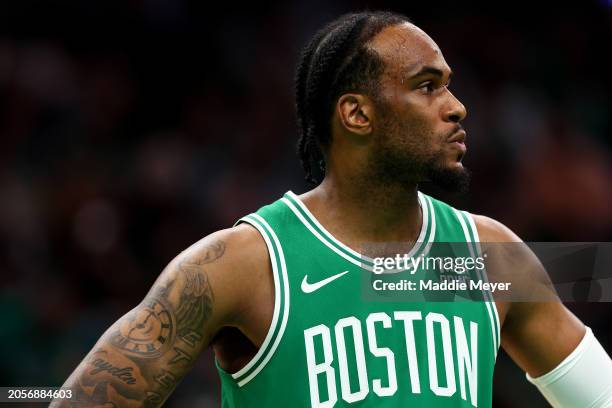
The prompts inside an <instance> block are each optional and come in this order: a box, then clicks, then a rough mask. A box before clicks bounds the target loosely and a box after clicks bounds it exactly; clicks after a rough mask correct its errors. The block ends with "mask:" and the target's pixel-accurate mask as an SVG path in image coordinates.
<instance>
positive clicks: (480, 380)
mask: <svg viewBox="0 0 612 408" xmlns="http://www.w3.org/2000/svg"><path fill="white" fill-rule="evenodd" d="M419 197H420V202H421V208H422V209H423V214H424V222H423V231H422V235H421V236H420V237H421V241H422V242H420V243H417V244H416V245H415V247H417V250H416V251H415V252H414V256H418V255H419V254H427V253H428V254H429V255H432V254H434V252H435V251H441V249H440V246H439V245H438V244H434V245H433V246H432V245H427V244H428V243H430V242H435V243H440V242H453V243H455V242H461V243H464V244H461V245H459V249H457V245H454V246H453V252H454V253H455V255H469V254H470V253H471V254H474V251H476V250H477V246H476V245H475V244H467V243H466V241H475V240H477V232H476V231H474V229H475V227H474V224H473V221H472V220H471V218H470V217H471V216H470V215H469V214H468V213H465V212H461V211H457V210H454V209H453V208H451V207H450V206H448V205H447V204H445V203H443V202H441V201H438V200H435V199H433V198H431V197H428V196H426V195H424V194H420V193H419ZM425 215H427V217H425ZM238 222H247V223H249V224H251V225H253V226H254V227H255V228H257V229H258V230H259V231H260V233H261V234H262V236H263V237H264V239H265V240H266V244H267V245H268V250H269V252H270V259H271V262H272V267H273V271H274V278H275V287H276V295H275V296H276V297H275V312H274V317H273V322H272V326H271V327H270V330H269V334H268V337H266V340H265V341H264V344H263V345H262V347H261V350H260V351H259V353H258V354H257V355H256V356H255V357H254V359H253V361H251V362H250V363H249V364H248V365H247V366H246V367H245V368H243V369H242V370H240V371H239V372H238V373H236V374H234V375H232V374H229V373H226V372H224V371H223V370H222V369H221V368H220V367H219V366H217V368H218V371H219V375H220V377H221V384H222V404H223V406H224V407H311V406H313V407H319V406H322V407H332V406H333V407H343V406H360V407H406V406H414V407H470V406H478V407H490V406H491V404H492V380H493V368H494V364H495V356H496V354H497V348H498V347H499V346H498V344H499V327H498V326H499V323H498V317H497V314H496V311H495V305H494V304H492V303H487V302H482V301H453V300H456V299H448V300H449V301H444V302H440V301H420V302H407V301H404V300H402V299H399V298H398V299H397V300H395V299H394V298H387V299H383V301H371V300H370V299H369V298H368V299H366V298H364V297H363V291H362V285H363V284H364V279H365V282H367V281H368V279H374V278H375V277H376V276H375V275H373V274H372V272H370V271H366V270H364V269H362V268H361V266H363V267H364V268H366V269H368V268H370V269H371V266H372V259H369V258H368V259H365V257H363V256H361V255H360V254H358V253H357V252H355V251H353V250H351V249H348V248H346V247H345V246H344V245H342V244H341V243H338V242H337V241H336V240H335V239H334V238H333V237H331V236H330V234H329V233H328V232H327V231H325V230H324V228H323V227H321V226H320V225H318V223H317V222H316V220H314V219H313V217H312V215H311V214H310V213H309V211H308V210H307V209H306V208H305V207H304V206H303V204H302V203H301V202H300V201H299V199H297V197H296V196H295V195H294V194H293V193H291V192H288V193H287V194H285V195H284V197H283V198H282V199H280V200H278V201H276V202H274V203H272V204H270V205H268V206H265V207H263V208H261V209H259V210H258V211H257V212H256V213H255V214H250V215H248V216H246V217H244V218H242V219H241V220H239V221H238ZM427 251H429V252H427ZM470 251H471V252H470ZM458 252H461V254H458ZM344 271H348V273H346V274H344V275H341V276H338V277H336V278H334V279H333V280H331V281H329V282H328V283H327V284H325V285H323V286H321V287H319V288H317V289H316V290H314V291H312V292H310V293H305V292H304V291H302V288H301V284H302V280H303V279H305V276H306V275H307V282H308V283H309V284H311V285H316V283H317V282H321V281H323V280H325V279H327V278H330V277H331V276H334V275H339V274H340V273H342V272H344ZM427 273H431V271H427V272H425V271H422V270H418V271H417V272H416V276H417V277H425V276H426V274H427ZM398 276H399V275H398ZM445 300H446V299H445ZM411 319H412V320H411ZM411 329H412V330H411ZM412 336H413V337H414V345H412V342H411V341H410V338H411V337H412ZM472 340H473V341H474V343H473V347H474V348H475V350H474V349H472ZM326 348H327V350H326ZM308 355H310V364H309V360H308V358H309V357H308ZM445 357H446V359H445ZM411 358H414V361H415V362H416V366H415V365H414V364H410V359H411ZM467 360H470V362H471V364H472V366H473V367H471V370H472V371H471V377H470V374H468V368H469V367H467V366H468V364H466V361H467ZM393 367H394V370H391V368H393ZM436 377H437V380H436ZM470 378H471V380H470ZM394 383H395V384H396V387H393V384H394ZM436 384H437V385H436ZM453 384H454V385H453ZM472 389H474V390H476V391H475V392H474V393H473V395H472ZM330 393H331V395H330Z"/></svg>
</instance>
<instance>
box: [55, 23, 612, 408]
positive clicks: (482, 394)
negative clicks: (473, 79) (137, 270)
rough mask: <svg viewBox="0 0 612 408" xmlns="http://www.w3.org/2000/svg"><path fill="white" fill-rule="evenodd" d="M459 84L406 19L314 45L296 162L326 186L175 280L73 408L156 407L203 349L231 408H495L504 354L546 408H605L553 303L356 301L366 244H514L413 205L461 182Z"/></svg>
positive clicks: (504, 233) (221, 242)
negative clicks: (427, 187)
mask: <svg viewBox="0 0 612 408" xmlns="http://www.w3.org/2000/svg"><path fill="white" fill-rule="evenodd" d="M450 77H451V70H450V68H449V66H448V65H447V63H446V62H445V60H444V58H443V56H442V53H441V51H440V49H439V48H438V46H437V45H436V44H435V43H434V41H433V40H432V39H431V38H430V37H429V36H428V35H427V34H426V33H424V32H423V31H422V30H420V29H419V28H418V27H416V26H414V25H413V24H411V23H410V22H409V21H408V20H407V19H406V18H405V17H403V16H401V15H396V14H393V13H387V12H371V13H370V12H367V13H359V14H350V15H345V16H342V17H340V18H339V19H337V20H336V21H334V22H332V23H331V24H329V25H328V26H326V27H325V28H323V29H322V30H321V31H319V32H318V33H317V34H316V35H315V36H314V38H313V39H312V40H311V42H310V43H309V44H308V45H307V46H306V47H305V49H304V51H303V54H302V57H301V60H300V62H299V66H298V69H297V76H296V94H297V95H296V97H297V100H296V105H297V117H298V127H299V132H300V140H299V153H300V155H301V159H302V162H303V165H304V167H305V170H306V173H307V176H308V178H309V179H310V180H312V181H313V182H314V183H316V184H318V186H317V187H316V188H314V189H313V190H312V191H309V192H307V193H305V194H303V195H301V196H297V195H295V194H293V193H292V192H288V193H286V194H285V195H284V196H283V197H282V198H281V199H279V200H278V201H276V202H274V203H272V204H271V205H268V206H265V207H263V208H261V209H260V210H259V211H257V212H256V213H253V214H250V215H247V216H245V217H244V218H242V219H241V220H239V221H238V223H237V224H236V225H235V226H234V227H233V228H229V229H227V230H223V231H218V232H215V233H213V234H211V235H209V236H208V237H206V238H204V239H202V240H201V241H199V242H197V243H195V244H194V245H193V246H192V247H190V248H189V249H187V250H186V251H184V252H182V253H181V254H179V255H178V256H177V257H176V258H175V259H174V260H173V261H172V262H170V264H169V265H168V266H167V268H166V269H165V270H164V271H163V273H162V274H161V275H160V277H159V279H158V280H157V281H156V282H155V284H154V285H153V288H152V289H151V290H150V292H149V293H148V295H147V296H146V298H145V299H144V300H143V301H142V303H141V304H140V305H138V306H137V307H136V308H134V309H133V310H132V311H131V312H129V313H127V314H126V315H125V316H124V317H122V318H121V319H119V321H117V322H116V323H115V324H114V325H113V326H112V327H111V328H109V329H108V331H107V332H106V333H105V334H104V335H103V336H102V337H101V339H100V340H99V341H98V343H97V344H96V345H95V346H94V348H93V349H92V351H91V352H90V353H89V355H88V356H87V357H85V359H84V360H83V362H82V363H81V364H80V365H79V366H78V367H77V369H76V370H75V371H74V373H73V374H72V375H71V376H70V378H69V379H68V380H67V382H66V384H65V386H66V387H70V388H71V389H72V390H73V391H74V393H75V395H76V396H77V398H78V399H79V401H81V403H79V404H75V406H79V407H89V406H91V407H93V406H109V407H110V406H117V407H137V406H146V407H156V406H159V405H161V404H162V403H163V402H164V400H166V398H167V397H168V395H169V394H170V393H171V392H172V391H173V390H174V388H175V387H176V385H177V384H178V382H179V381H180V380H181V378H183V376H185V374H186V373H187V372H188V371H189V370H190V368H191V367H192V366H193V365H194V363H195V361H196V359H197V358H198V355H199V354H200V352H201V351H202V350H203V349H204V348H205V347H209V346H212V347H213V349H214V352H215V356H216V364H217V368H218V371H219V375H220V377H221V383H222V401H223V402H222V403H223V406H224V407H302V406H304V407H305V406H312V407H340V406H351V405H352V404H354V405H358V406H368V407H406V406H412V407H470V406H474V407H476V406H478V407H490V406H491V404H492V378H493V367H494V363H495V357H496V354H497V351H498V348H499V347H500V346H502V347H503V348H504V349H505V350H506V352H507V353H508V354H509V355H510V356H511V357H512V358H513V359H514V361H516V363H517V364H518V365H519V366H520V367H521V368H522V369H523V370H524V371H525V372H526V373H527V377H528V379H529V380H530V381H532V382H533V383H534V384H535V385H536V386H537V387H538V388H539V389H540V391H541V392H542V393H543V394H544V396H545V397H546V398H547V399H548V401H550V402H551V403H552V404H553V405H554V406H558V407H573V408H576V407H609V406H612V386H611V384H612V362H611V360H610V358H609V357H608V355H607V354H606V352H605V351H604V350H603V348H602V347H601V345H600V344H599V342H598V341H597V340H596V339H595V337H594V335H593V333H592V332H591V330H590V329H589V328H587V327H585V326H584V325H583V324H582V323H581V322H580V321H579V320H578V319H577V318H576V317H575V316H574V315H572V314H571V313H570V312H569V311H568V310H567V309H566V308H565V307H564V306H563V304H562V303H560V302H546V303H544V302H541V303H527V302H525V303H512V304H511V303H508V302H463V303H461V304H460V303H453V302H422V303H418V302H410V303H409V302H404V303H402V302H364V301H362V300H361V297H360V289H359V288H360V283H359V277H360V274H362V273H364V272H363V270H362V269H361V267H360V266H361V265H362V261H363V260H364V259H365V257H363V256H362V255H361V254H360V253H359V252H358V251H359V248H360V247H361V245H362V243H364V242H415V244H414V248H415V249H416V248H417V247H418V248H420V249H419V250H420V251H424V250H425V249H422V248H424V247H426V246H424V245H419V243H423V242H465V243H466V245H467V243H468V242H470V241H472V242H474V241H478V240H481V241H483V242H519V241H520V239H519V238H518V237H517V236H516V235H515V234H514V233H512V231H510V230H509V229H508V228H506V227H505V226H504V225H502V224H500V223H499V222H497V221H494V220H492V219H490V218H487V217H484V216H479V215H472V214H469V213H467V212H464V211H457V210H455V209H453V208H451V207H450V206H448V205H447V204H444V203H443V202H440V201H438V200H435V199H433V198H431V197H429V196H426V195H424V194H422V193H420V192H419V191H418V185H419V183H420V182H422V181H426V180H429V181H432V182H434V183H437V184H439V185H442V186H445V187H448V188H452V187H455V188H458V187H462V186H465V184H466V182H467V171H466V169H465V168H464V167H463V165H462V158H463V156H464V154H465V152H466V147H465V137H466V133H465V131H464V130H463V129H462V126H461V122H462V120H463V119H464V118H465V116H466V110H465V108H464V106H463V105H462V104H461V103H460V102H459V101H458V100H457V99H456V98H455V97H454V96H453V94H452V93H451V92H450V91H449V87H448V85H449V81H450ZM419 250H416V251H413V254H414V255H415V256H418V255H419V253H418V251H419ZM54 404H56V405H53V406H63V405H62V404H66V405H68V402H61V401H56V402H54Z"/></svg>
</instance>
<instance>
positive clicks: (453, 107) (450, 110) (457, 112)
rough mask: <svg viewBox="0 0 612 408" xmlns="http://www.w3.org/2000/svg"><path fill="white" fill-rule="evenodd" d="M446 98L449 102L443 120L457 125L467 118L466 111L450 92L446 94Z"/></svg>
mask: <svg viewBox="0 0 612 408" xmlns="http://www.w3.org/2000/svg"><path fill="white" fill-rule="evenodd" d="M448 96H449V101H448V105H447V108H446V110H445V112H444V120H445V121H447V122H454V123H459V122H461V121H462V120H463V119H465V117H466V116H467V110H466V109H465V106H463V104H462V103H461V102H459V99H457V98H455V96H454V95H453V94H452V93H450V91H449V92H448Z"/></svg>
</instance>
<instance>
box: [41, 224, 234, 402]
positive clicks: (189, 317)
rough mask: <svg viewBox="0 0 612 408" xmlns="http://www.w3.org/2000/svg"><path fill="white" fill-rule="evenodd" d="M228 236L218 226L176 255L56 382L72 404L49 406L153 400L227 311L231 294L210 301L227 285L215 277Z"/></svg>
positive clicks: (224, 265)
mask: <svg viewBox="0 0 612 408" xmlns="http://www.w3.org/2000/svg"><path fill="white" fill-rule="evenodd" d="M238 228H244V227H238ZM233 230H235V229H233ZM235 236H236V232H235V231H232V230H225V231H220V232H218V233H215V234H212V235H211V236H209V237H207V238H205V239H203V240H201V241H199V242H198V243H196V244H194V245H193V246H192V247H191V248H189V249H188V250H186V251H184V252H183V253H181V254H180V255H179V256H177V257H176V258H175V259H174V260H173V261H172V262H171V263H170V264H169V265H168V266H167V267H166V269H165V270H164V271H163V272H162V274H161V275H160V277H159V278H158V279H157V281H156V282H155V284H154V285H153V287H152V288H151V290H150V291H149V293H148V294H147V296H146V297H145V299H144V300H143V301H142V302H141V303H140V304H139V305H138V306H137V307H136V308H134V309H133V310H132V311H130V312H129V313H127V314H126V315H125V316H123V317H122V318H120V319H119V320H118V321H117V322H116V323H115V324H113V325H112V326H111V327H110V328H109V329H108V330H107V331H106V333H104V335H103V336H102V337H101V338H100V340H99V341H98V342H97V343H96V345H95V346H94V348H93V349H92V350H91V352H90V353H89V354H88V355H87V356H86V357H85V359H84V360H83V361H82V362H81V364H80V365H79V366H78V367H77V368H76V370H75V371H74V372H73V373H72V375H71V376H70V378H68V380H67V381H66V383H65V384H64V387H68V388H70V389H72V391H73V395H75V396H76V400H77V401H78V402H68V401H63V402H62V401H55V402H53V403H52V404H51V407H69V406H72V407H90V406H91V407H93V406H109V407H142V406H144V407H157V406H160V405H161V404H162V403H163V402H164V401H165V400H166V398H167V397H168V396H169V395H170V393H171V392H172V391H173V390H174V388H175V387H176V385H177V383H178V382H179V381H180V379H181V378H182V377H183V376H184V375H185V374H186V373H187V372H188V371H189V370H190V369H191V367H192V366H193V364H194V362H195V360H196V357H197V356H198V355H199V354H200V352H201V351H202V349H203V348H205V347H206V346H207V345H208V344H209V343H210V341H211V339H212V337H213V336H214V334H215V333H216V332H217V330H218V329H219V328H220V327H221V326H222V325H223V324H226V323H227V316H228V315H229V314H231V312H232V310H231V309H232V308H233V307H234V306H233V305H232V304H231V299H233V298H236V297H235V296H232V294H228V293H222V297H223V298H224V300H223V301H218V300H217V299H216V295H217V293H215V290H217V289H220V292H226V291H227V289H226V288H228V287H230V285H226V284H224V282H223V279H224V278H223V276H224V274H225V273H226V272H227V271H226V269H228V268H229V266H230V265H231V261H229V260H227V259H225V257H227V253H226V247H227V246H228V243H227V242H228V241H227V240H228V239H229V240H231V239H232V237H235ZM234 241H235V239H234ZM229 246H231V245H229ZM235 247H236V243H235V242H234V248H235ZM234 258H235V256H234ZM211 280H212V281H215V283H216V286H215V285H214V284H211ZM213 287H215V290H213ZM228 299H229V300H230V302H228Z"/></svg>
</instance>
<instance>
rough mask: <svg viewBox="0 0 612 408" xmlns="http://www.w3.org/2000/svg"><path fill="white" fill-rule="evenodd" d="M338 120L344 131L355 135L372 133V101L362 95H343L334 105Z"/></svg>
mask: <svg viewBox="0 0 612 408" xmlns="http://www.w3.org/2000/svg"><path fill="white" fill-rule="evenodd" d="M336 111H337V113H338V118H339V119H340V122H341V123H342V125H343V126H344V128H345V129H346V130H348V131H349V132H351V133H355V134H357V135H368V134H370V133H371V132H372V120H373V119H374V106H373V105H372V101H371V100H370V98H368V97H367V96H365V95H362V94H344V95H342V96H341V97H340V98H338V103H337V104H336Z"/></svg>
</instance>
